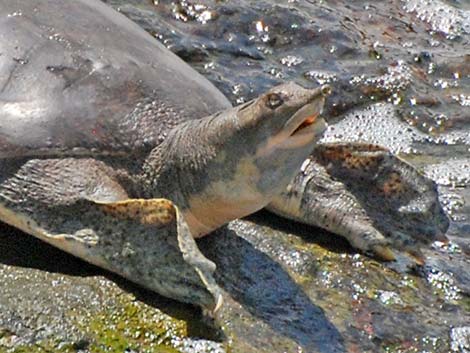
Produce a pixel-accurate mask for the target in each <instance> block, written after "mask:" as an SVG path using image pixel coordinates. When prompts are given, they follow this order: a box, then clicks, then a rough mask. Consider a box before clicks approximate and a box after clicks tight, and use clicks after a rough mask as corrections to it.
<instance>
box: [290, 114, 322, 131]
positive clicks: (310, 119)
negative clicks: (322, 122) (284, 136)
mask: <svg viewBox="0 0 470 353" xmlns="http://www.w3.org/2000/svg"><path fill="white" fill-rule="evenodd" d="M317 117H318V113H317V114H313V115H310V116H309V117H307V118H306V119H305V120H304V121H303V122H302V124H300V125H299V126H298V127H297V129H295V130H294V131H293V132H292V134H291V136H293V135H295V134H297V133H298V132H300V131H302V130H304V129H306V128H308V127H309V126H310V125H312V124H313V123H314V122H315V120H316V119H317Z"/></svg>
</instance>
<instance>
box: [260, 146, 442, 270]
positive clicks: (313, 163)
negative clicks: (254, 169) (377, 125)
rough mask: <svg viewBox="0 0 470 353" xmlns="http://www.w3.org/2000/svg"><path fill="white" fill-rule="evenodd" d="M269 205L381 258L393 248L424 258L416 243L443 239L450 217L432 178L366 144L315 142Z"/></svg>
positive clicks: (420, 260)
mask: <svg viewBox="0 0 470 353" xmlns="http://www.w3.org/2000/svg"><path fill="white" fill-rule="evenodd" d="M269 208H270V209H271V210H272V211H274V212H275V213H278V214H280V215H282V216H286V217H288V218H291V219H295V220H298V221H301V222H303V223H307V224H311V225H315V226H319V227H322V228H325V229H327V230H329V231H331V232H333V233H336V234H339V235H342V236H344V237H345V238H346V239H347V240H348V241H349V242H350V243H351V245H352V246H354V247H355V248H358V249H360V250H362V251H364V252H367V253H372V254H374V255H376V256H377V257H379V258H381V259H384V260H393V259H394V258H395V255H394V253H393V250H392V249H395V250H398V251H405V252H407V253H408V254H410V255H411V257H412V258H413V259H414V260H415V262H416V263H418V264H422V263H424V256H423V255H422V254H421V252H420V250H419V248H420V247H421V246H423V245H427V244H429V243H431V242H433V241H436V240H439V241H445V240H446V238H445V235H444V234H445V232H446V230H447V228H448V225H449V222H448V219H447V217H446V215H445V214H444V211H443V209H442V207H441V205H440V203H439V201H438V194H437V190H436V187H435V184H434V183H433V182H432V181H431V180H429V179H428V178H426V177H424V176H423V175H422V174H420V173H419V172H418V171H417V170H416V169H415V168H413V167H412V166H411V165H409V164H408V163H406V162H404V161H403V160H401V159H400V158H398V157H396V156H394V155H393V154H392V153H390V152H389V151H388V150H387V149H385V148H383V147H380V146H376V145H369V144H358V143H352V144H325V145H319V146H317V148H316V149H315V151H314V153H313V154H312V155H311V157H310V158H309V159H308V160H307V161H306V162H305V163H304V165H303V167H302V170H301V172H300V173H299V174H298V175H297V177H296V178H295V179H294V181H293V182H292V183H291V184H290V185H289V187H288V190H287V191H285V192H284V193H283V194H282V195H280V196H279V197H278V198H277V199H276V200H274V201H273V203H272V204H271V205H270V206H269Z"/></svg>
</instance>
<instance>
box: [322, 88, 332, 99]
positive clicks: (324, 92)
mask: <svg viewBox="0 0 470 353" xmlns="http://www.w3.org/2000/svg"><path fill="white" fill-rule="evenodd" d="M320 90H321V94H322V95H324V96H325V97H326V96H329V95H330V94H331V92H332V89H331V86H330V85H323V86H321V88H320Z"/></svg>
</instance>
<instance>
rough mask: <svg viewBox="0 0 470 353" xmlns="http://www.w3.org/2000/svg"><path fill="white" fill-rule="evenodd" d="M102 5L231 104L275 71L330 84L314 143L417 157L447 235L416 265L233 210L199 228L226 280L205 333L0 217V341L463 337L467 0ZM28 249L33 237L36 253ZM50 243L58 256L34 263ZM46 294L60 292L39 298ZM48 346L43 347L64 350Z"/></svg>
mask: <svg viewBox="0 0 470 353" xmlns="http://www.w3.org/2000/svg"><path fill="white" fill-rule="evenodd" d="M105 2H107V3H109V4H110V5H112V6H113V7H115V8H116V9H118V10H119V11H120V12H122V13H123V14H125V15H126V16H129V17H130V18H131V19H132V20H134V21H136V22H137V23H138V24H139V25H141V26H142V27H143V28H144V29H146V30H147V31H149V32H150V33H151V34H152V35H153V36H155V37H156V38H157V39H158V40H160V41H162V42H163V43H164V44H165V45H166V46H167V47H168V48H169V49H170V50H172V51H174V52H175V53H177V54H178V55H179V56H181V57H182V58H183V59H184V60H186V61H187V62H188V63H189V64H190V65H191V66H193V67H194V68H195V69H196V70H198V71H199V72H201V73H202V74H203V75H205V76H206V77H207V78H208V79H210V80H211V81H212V82H213V83H214V84H215V85H216V86H217V87H218V88H219V89H220V90H221V91H222V92H224V94H226V95H227V97H229V99H230V100H231V101H232V103H233V104H234V105H235V104H238V103H241V102H244V101H246V100H248V99H250V98H252V97H255V96H257V95H258V94H260V93H261V92H263V91H264V90H266V89H267V88H269V87H271V86H273V85H275V84H277V83H280V82H284V81H287V80H295V81H297V82H299V83H301V84H303V85H305V86H316V85H318V84H323V83H330V84H331V85H332V86H333V87H334V94H333V96H332V97H331V99H330V100H329V102H328V106H327V109H326V111H327V113H328V116H329V119H330V123H331V126H330V129H329V131H328V133H327V135H326V136H325V141H337V140H341V141H372V142H375V143H379V144H382V145H384V146H387V147H389V148H390V149H391V150H393V151H394V152H396V153H400V155H401V156H403V157H404V158H405V159H407V160H408V161H410V162H411V163H413V164H414V165H416V166H417V167H418V168H420V169H421V170H422V171H423V172H424V173H425V174H426V175H427V176H429V177H430V178H432V179H433V180H434V181H435V182H436V183H437V184H438V185H439V191H440V197H441V201H442V203H443V205H444V206H445V208H446V211H447V213H448V215H449V217H450V218H451V220H452V222H451V227H450V229H449V232H448V236H449V238H450V240H451V242H450V243H449V244H447V245H444V244H440V243H434V244H433V245H432V247H430V248H429V249H428V250H426V251H425V254H426V256H427V259H428V260H427V263H426V266H424V267H421V268H409V267H407V266H406V265H403V264H402V263H401V262H400V261H398V262H397V263H396V264H383V263H380V262H377V261H375V260H373V259H370V258H368V257H366V256H364V255H361V254H357V253H355V251H354V250H353V249H351V248H350V247H349V246H348V244H347V243H346V242H345V241H344V240H342V239H341V238H339V237H335V236H332V235H330V234H327V233H326V232H323V231H321V230H318V229H313V228H311V227H306V226H302V225H298V224H295V223H293V222H288V221H285V220H283V219H280V218H278V217H275V216H272V215H269V214H268V213H266V212H263V213H260V214H258V215H255V216H252V217H250V218H249V219H247V220H242V221H236V222H233V223H232V224H231V225H230V226H229V227H228V228H227V229H222V230H220V231H218V234H216V236H215V237H210V238H208V239H204V240H202V241H201V242H200V245H201V247H202V248H203V250H204V253H205V254H206V255H207V256H208V257H209V258H211V259H212V260H213V261H214V262H216V264H217V266H218V270H217V273H216V277H217V281H218V283H219V285H220V286H221V287H222V289H223V290H224V292H225V297H226V304H225V306H224V307H223V309H222V311H221V312H220V314H219V316H218V318H217V321H218V322H217V323H216V324H215V326H221V328H222V331H223V334H219V333H218V331H217V330H216V329H213V328H209V327H211V325H208V326H206V325H205V322H204V320H203V319H201V318H200V315H199V314H198V312H197V311H196V310H194V309H193V308H190V307H186V306H181V305H179V304H178V303H174V302H171V301H167V300H164V299H162V298H159V297H158V296H155V295H154V294H152V293H148V292H146V291H142V290H140V289H138V288H135V286H132V285H129V284H128V283H127V282H126V281H123V280H119V279H116V277H115V276H111V275H109V274H104V276H105V277H106V278H103V277H102V276H103V273H102V272H101V271H98V270H96V269H94V268H90V267H89V266H88V267H84V269H83V270H80V271H76V270H73V269H76V268H77V267H80V266H82V264H81V263H80V262H79V261H77V260H70V259H69V257H67V256H66V255H59V254H58V253H59V252H54V251H53V250H50V248H49V247H47V246H44V247H42V245H41V244H40V243H39V242H37V241H34V240H31V241H30V242H29V243H26V245H25V242H24V241H20V240H19V239H20V238H18V235H16V236H15V235H13V237H12V238H9V235H8V234H7V233H8V232H11V231H10V230H7V231H6V232H1V233H2V234H0V249H2V251H1V252H0V253H1V256H0V262H1V264H0V277H1V278H2V283H4V284H5V283H6V285H5V286H6V287H5V288H7V289H8V290H6V289H5V288H3V289H2V293H3V294H4V295H3V296H1V297H0V307H1V308H2V310H3V311H2V312H3V314H2V315H0V352H3V351H2V344H3V343H5V342H6V341H7V340H13V338H14V339H18V340H20V341H21V342H23V343H25V344H34V343H35V342H36V341H38V340H42V339H44V338H48V337H51V336H52V337H59V336H60V335H62V336H60V337H62V338H61V340H63V341H64V342H70V341H67V337H70V338H69V340H73V341H74V342H75V343H74V344H75V346H73V347H79V348H80V347H81V346H80V345H79V344H78V343H77V342H88V341H90V342H93V340H95V341H96V342H99V344H98V345H97V347H101V348H102V349H103V351H112V347H115V348H116V347H118V348H119V349H121V350H124V349H128V351H129V352H132V351H142V352H144V351H152V349H162V352H164V350H163V349H164V348H163V347H162V346H161V344H167V345H168V346H173V347H176V348H177V349H178V350H180V351H181V352H206V351H207V352H209V351H212V352H220V351H224V350H226V351H230V352H243V353H245V352H323V353H330V352H407V353H408V352H410V353H411V352H423V353H424V352H443V353H447V352H469V351H470V302H469V295H470V259H469V257H470V108H469V107H470V53H469V50H468V48H470V23H469V21H470V5H469V3H468V2H467V1H465V0H460V1H458V0H454V1H436V0H434V1H431V0H406V1H398V0H394V1H388V2H383V3H379V2H373V1H354V2H351V1H346V0H343V1H341V0H335V1H314V0H311V1H305V0H278V1H276V0H265V1H256V0H252V1H248V0H240V1H191V2H190V1H162V0H160V1H158V0H154V1H151V0H106V1H105ZM182 99H184V97H182ZM4 234H6V235H4ZM12 239H15V241H12ZM28 247H34V248H35V249H37V250H35V252H34V256H31V252H30V250H28ZM26 251H28V256H24V252H26ZM52 253H53V254H54V256H55V257H54V258H56V259H59V260H58V264H53V265H51V264H50V263H49V257H50V256H49V255H48V254H52ZM42 254H46V256H42ZM41 256H42V257H41ZM25 258H27V260H25ZM112 282H116V283H117V284H118V286H119V287H121V288H117V286H116V285H114V284H113V283H112ZM71 288H74V289H73V290H71ZM52 292H54V298H56V299H57V298H58V299H57V300H58V302H57V301H55V302H53V301H52V300H49V299H50V298H49V295H50V294H48V293H52ZM22 293H29V295H27V296H25V295H23V294H22ZM133 295H134V296H133ZM19 298H21V300H19ZM114 298H118V299H119V300H117V299H116V300H114ZM119 301H123V303H124V304H122V303H119ZM53 303H56V304H53ZM57 303H59V305H58V304H57ZM18 308H20V310H18ZM43 311H45V312H47V314H48V315H49V316H47V315H43V314H41V312H43ZM10 312H11V315H10V314H9V313H10ZM161 312H163V314H162V313H161ZM70 313H73V315H71V314H70ZM139 313H140V314H139ZM157 313H158V314H157ZM82 316H83V317H82ZM162 316H164V317H165V318H167V317H170V318H169V319H161V317H162ZM76 317H78V318H79V321H80V322H82V321H83V322H84V324H82V326H87V327H86V328H85V329H84V328H83V327H81V326H80V325H78V326H77V324H76ZM120 317H122V321H120V319H119V318H120ZM5 318H8V320H10V321H8V320H6V319H5ZM90 322H91V324H90ZM157 326H158V330H157V328H156V327H157ZM194 326H198V327H199V328H198V329H191V328H190V327H194ZM2 327H7V328H8V330H9V331H5V330H4V329H3V328H2ZM77 327H78V328H77ZM108 327H111V328H113V329H115V331H116V332H117V333H116V334H114V333H113V334H112V335H110V334H109V332H108V331H110V330H108V329H107V328H108ZM161 327H163V328H165V329H166V328H168V331H167V332H168V333H167V334H165V332H163V333H162V332H161V329H160V328H161ZM188 327H189V328H188ZM15 329H16V330H17V331H14V330H15ZM185 330H186V332H183V331H185ZM10 331H11V332H13V331H14V332H16V333H15V335H13V334H12V335H10V333H9V332H10ZM157 331H158V334H161V335H163V338H162V337H160V336H158V335H157V334H156V332H157ZM5 332H6V333H5ZM149 332H154V333H155V338H151V337H150V336H147V334H149V335H150V333H149ZM59 333H60V335H59ZM187 336H189V338H185V337H187ZM223 336H225V340H222V339H221V337H223ZM12 337H13V338H12ZM15 337H16V338H15ZM64 337H65V338H64ZM82 337H85V338H83V339H82ZM149 337H150V338H149ZM195 337H203V338H207V339H209V340H207V341H205V340H194V338H195ZM87 340H88V341H87ZM215 341H218V342H215ZM61 342H62V341H61ZM60 344H62V343H60ZM60 344H59V345H56V346H54V347H56V348H57V347H66V348H67V347H68V346H65V345H64V344H62V346H61V345H60ZM82 346H83V347H84V348H83V349H81V350H80V349H78V350H79V351H88V349H92V348H87V347H95V346H93V344H90V343H87V344H82ZM223 346H225V348H224V347H223ZM8 347H15V344H11V345H10V346H8ZM73 347H72V348H73ZM155 347H158V348H155ZM101 348H100V349H101ZM60 349H61V350H62V348H60ZM67 349H68V348H67ZM73 349H74V350H75V351H76V350H77V349H75V348H73ZM116 349H117V348H116ZM57 350H59V348H57ZM39 351H41V350H38V352H39ZM64 351H65V349H64ZM41 352H42V351H41ZM172 352H174V351H172Z"/></svg>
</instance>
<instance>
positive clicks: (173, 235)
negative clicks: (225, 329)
mask: <svg viewBox="0 0 470 353" xmlns="http://www.w3.org/2000/svg"><path fill="white" fill-rule="evenodd" d="M0 221H3V222H6V223H9V224H11V225H13V226H15V227H17V228H19V229H21V230H23V231H24V232H27V233H30V234H32V235H34V236H36V237H38V238H40V239H42V240H44V241H46V242H48V243H50V244H51V245H53V246H56V247H58V248H60V249H62V250H64V251H67V252H69V253H71V254H73V255H75V256H77V257H80V258H82V259H83V260H85V261H87V262H90V263H92V264H95V265H97V266H100V267H103V268H105V269H107V270H110V271H112V272H115V273H118V274H120V275H122V276H124V277H126V278H127V279H129V280H131V281H133V282H135V283H138V284H140V285H142V286H144V287H147V288H149V289H151V290H154V291H156V292H158V293H159V294H162V295H164V296H167V297H170V298H173V299H176V300H179V301H183V302H187V303H192V304H196V305H199V306H202V307H204V308H207V309H209V310H213V309H215V308H217V306H218V305H220V303H221V298H222V297H221V295H220V293H219V288H218V286H217V284H216V283H215V280H214V279H213V278H212V273H213V272H214V270H215V265H214V264H213V263H212V262H211V261H209V260H208V259H206V258H205V257H204V256H203V255H202V254H201V253H200V252H199V249H198V248H197V245H196V243H195V241H194V239H193V237H192V235H191V233H190V231H189V229H188V226H187V224H186V222H185V221H184V219H183V217H182V215H181V213H180V211H179V209H178V207H176V205H174V204H173V203H172V202H171V201H169V200H166V199H139V198H131V197H129V196H128V195H127V193H126V191H125V190H124V189H123V188H122V187H121V185H120V184H119V182H118V181H117V180H116V179H115V178H114V177H113V175H112V170H111V169H110V168H108V167H106V165H105V164H104V163H102V162H99V161H96V160H93V159H73V158H68V159H44V160H31V161H29V162H27V163H25V164H23V165H19V166H18V167H17V168H16V167H15V168H12V171H11V175H10V177H8V178H7V179H4V180H0Z"/></svg>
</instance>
